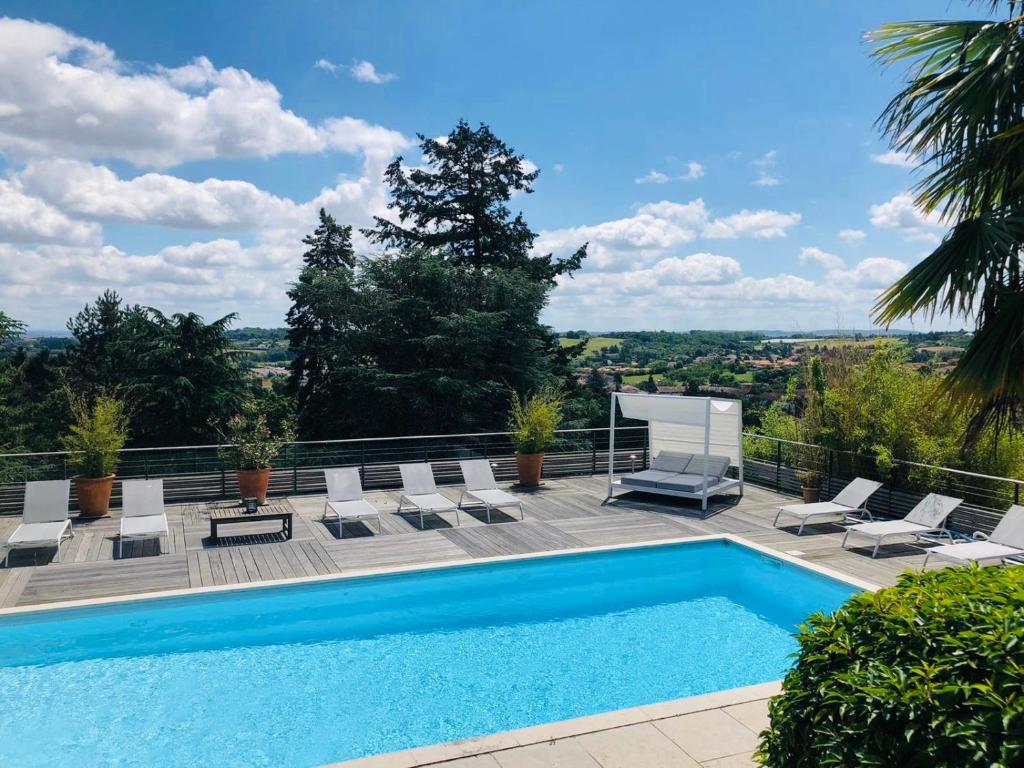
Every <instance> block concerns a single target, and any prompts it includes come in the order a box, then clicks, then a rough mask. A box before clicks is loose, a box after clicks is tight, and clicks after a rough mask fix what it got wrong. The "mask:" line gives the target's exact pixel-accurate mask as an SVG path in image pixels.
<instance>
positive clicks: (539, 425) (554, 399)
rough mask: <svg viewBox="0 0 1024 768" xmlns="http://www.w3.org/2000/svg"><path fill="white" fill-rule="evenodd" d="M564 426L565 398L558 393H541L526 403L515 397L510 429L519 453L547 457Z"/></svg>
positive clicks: (554, 391)
mask: <svg viewBox="0 0 1024 768" xmlns="http://www.w3.org/2000/svg"><path fill="white" fill-rule="evenodd" d="M561 423H562V396H561V395H560V394H559V392H558V390H556V389H542V390H540V391H539V392H537V393H536V394H534V395H532V396H531V397H529V398H526V399H525V400H524V399H523V398H520V397H519V394H518V393H516V392H513V393H512V412H511V414H510V415H509V423H508V428H509V431H510V432H511V433H512V442H513V444H515V447H516V450H517V451H518V452H519V453H544V451H546V450H547V449H548V448H550V447H551V444H552V443H553V442H554V441H555V430H557V429H558V426H559V424H561Z"/></svg>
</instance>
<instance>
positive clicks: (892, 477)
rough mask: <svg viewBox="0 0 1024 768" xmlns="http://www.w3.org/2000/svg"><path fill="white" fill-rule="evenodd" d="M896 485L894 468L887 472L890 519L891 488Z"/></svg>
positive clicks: (890, 514)
mask: <svg viewBox="0 0 1024 768" xmlns="http://www.w3.org/2000/svg"><path fill="white" fill-rule="evenodd" d="M895 483H896V467H893V468H892V471H891V472H889V501H888V515H889V517H892V487H893V485H894V484H895Z"/></svg>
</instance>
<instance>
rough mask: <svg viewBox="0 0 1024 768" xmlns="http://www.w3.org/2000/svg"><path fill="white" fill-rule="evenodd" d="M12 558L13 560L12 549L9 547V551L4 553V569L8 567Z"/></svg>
mask: <svg viewBox="0 0 1024 768" xmlns="http://www.w3.org/2000/svg"><path fill="white" fill-rule="evenodd" d="M10 558H11V548H10V547H8V548H7V550H6V551H5V552H4V568H6V567H7V561H8V560H10Z"/></svg>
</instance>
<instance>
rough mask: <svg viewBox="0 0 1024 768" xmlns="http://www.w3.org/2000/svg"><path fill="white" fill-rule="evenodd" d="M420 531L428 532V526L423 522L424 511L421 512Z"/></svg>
mask: <svg viewBox="0 0 1024 768" xmlns="http://www.w3.org/2000/svg"><path fill="white" fill-rule="evenodd" d="M420 530H421V531H425V530H427V524H426V523H424V522H423V510H422V509H421V510H420Z"/></svg>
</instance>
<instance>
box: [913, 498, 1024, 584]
mask: <svg viewBox="0 0 1024 768" xmlns="http://www.w3.org/2000/svg"><path fill="white" fill-rule="evenodd" d="M974 537H975V539H976V541H969V542H964V543H963V544H943V545H941V546H938V547H933V548H932V549H929V550H928V551H927V552H925V555H924V565H922V566H921V568H922V569H924V568H925V567H926V566H927V565H928V558H930V557H932V556H934V557H937V558H939V559H940V560H948V561H950V562H953V563H957V564H959V565H963V564H964V563H981V562H985V561H989V560H995V561H997V562H1000V561H1002V560H1005V559H1006V558H1008V557H1020V556H1022V555H1024V507H1022V506H1020V505H1019V504H1015V505H1014V506H1012V507H1010V509H1009V511H1007V513H1006V514H1005V515H1003V519H1002V520H1000V521H999V525H997V526H996V527H995V530H993V531H992V533H990V534H989V535H988V536H986V535H985V534H983V533H975V534H974Z"/></svg>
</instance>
